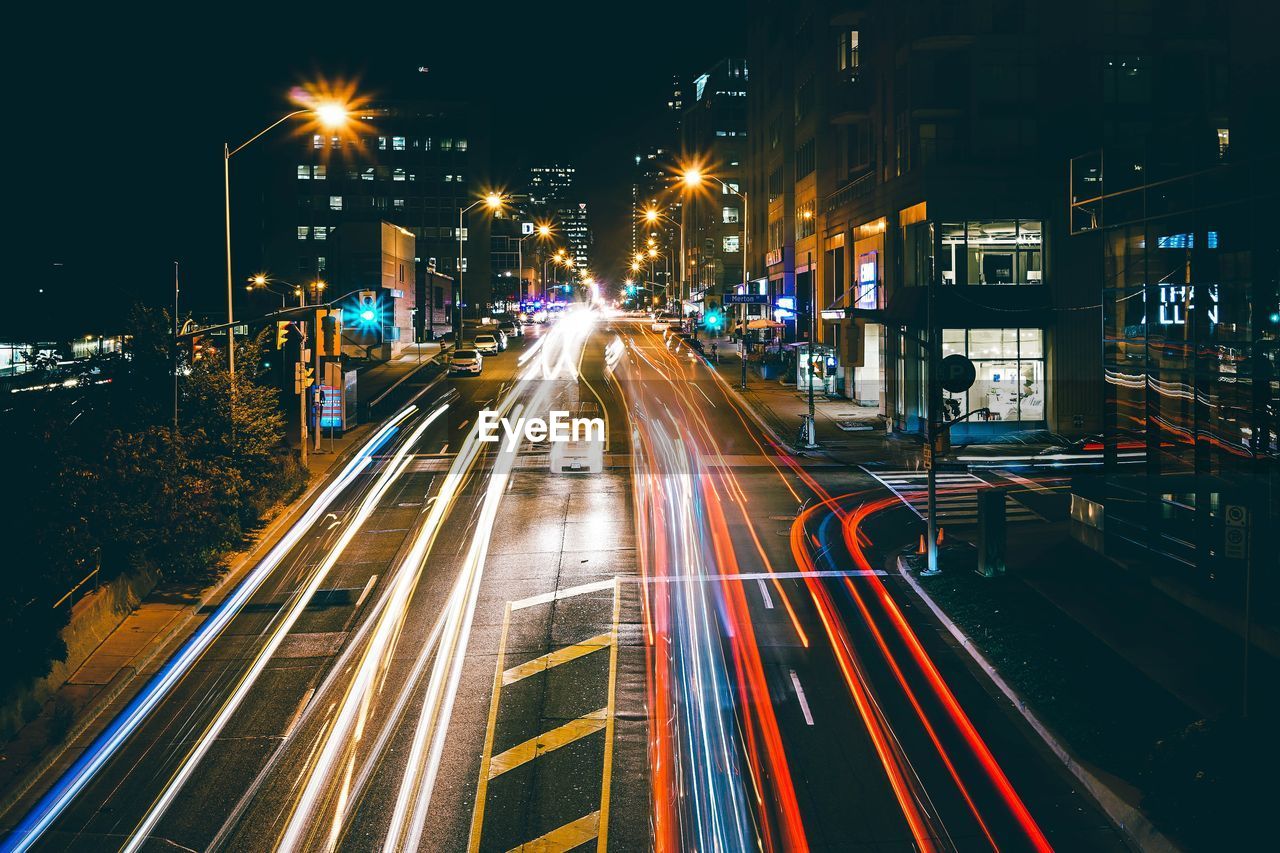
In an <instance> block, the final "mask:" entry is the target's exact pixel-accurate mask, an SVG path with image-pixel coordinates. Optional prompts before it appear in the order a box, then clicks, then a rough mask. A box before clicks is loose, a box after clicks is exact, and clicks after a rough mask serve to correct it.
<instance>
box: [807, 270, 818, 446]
mask: <svg viewBox="0 0 1280 853" xmlns="http://www.w3.org/2000/svg"><path fill="white" fill-rule="evenodd" d="M806 266H808V268H809V343H808V346H806V347H805V352H806V353H807V355H806V358H808V359H809V364H808V365H807V366H806V369H807V372H808V374H809V416H808V419H807V420H806V421H805V424H804V431H805V435H804V439H805V441H804V448H805V450H813V449H815V448H817V446H818V423H817V421H816V420H814V415H815V411H814V402H813V344H814V340H815V339H816V338H817V337H818V310H817V309H818V277H817V274H816V272H817V271H816V270H814V268H813V252H809V254H808V257H807V260H806Z"/></svg>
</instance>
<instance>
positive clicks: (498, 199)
mask: <svg viewBox="0 0 1280 853" xmlns="http://www.w3.org/2000/svg"><path fill="white" fill-rule="evenodd" d="M505 201H506V196H503V195H501V194H499V193H496V192H490V193H486V194H485V196H484V198H479V199H476V200H475V201H473V202H471V204H469V205H467V206H466V207H460V208H458V275H457V277H456V278H455V279H454V290H455V293H454V295H453V310H454V317H455V322H454V326H453V345H454V347H455V348H457V347H461V346H462V267H463V266H464V264H465V261H466V258H465V257H463V250H462V218H463V217H464V216H466V215H467V214H468V213H469V212H471V210H472V209H473V208H476V207H479V206H480V205H482V204H483V205H484V206H485V207H486V208H488V209H489V211H490V212H497V211H498V210H500V209H501V208H502V204H503V202H505Z"/></svg>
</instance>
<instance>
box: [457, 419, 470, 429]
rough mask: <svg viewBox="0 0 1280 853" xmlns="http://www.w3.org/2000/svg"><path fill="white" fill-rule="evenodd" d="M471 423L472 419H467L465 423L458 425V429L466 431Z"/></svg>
mask: <svg viewBox="0 0 1280 853" xmlns="http://www.w3.org/2000/svg"><path fill="white" fill-rule="evenodd" d="M469 423H471V418H467V419H466V420H465V421H463V422H462V423H460V424H458V429H464V428H466V426H467V424H469Z"/></svg>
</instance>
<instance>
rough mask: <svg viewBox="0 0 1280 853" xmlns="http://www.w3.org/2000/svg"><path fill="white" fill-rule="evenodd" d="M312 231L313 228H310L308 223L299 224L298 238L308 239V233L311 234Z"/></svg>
mask: <svg viewBox="0 0 1280 853" xmlns="http://www.w3.org/2000/svg"><path fill="white" fill-rule="evenodd" d="M310 233H311V229H310V228H308V227H307V226H306V225H299V226H298V239H299V240H305V239H307V235H308V234H310Z"/></svg>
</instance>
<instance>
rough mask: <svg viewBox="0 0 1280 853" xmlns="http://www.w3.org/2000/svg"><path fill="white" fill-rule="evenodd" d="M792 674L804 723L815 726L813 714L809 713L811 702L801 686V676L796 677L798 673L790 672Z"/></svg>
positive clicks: (793, 685) (792, 683)
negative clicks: (805, 696)
mask: <svg viewBox="0 0 1280 853" xmlns="http://www.w3.org/2000/svg"><path fill="white" fill-rule="evenodd" d="M789 671H790V673H791V686H792V687H794V688H795V689H796V698H797V699H799V700H800V713H802V714H804V721H805V722H806V723H808V724H809V725H811V726H812V725H813V714H812V713H811V712H810V711H809V700H808V699H806V698H804V688H803V687H801V686H800V676H798V675H796V671H795V670H794V669H793V670H789Z"/></svg>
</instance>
